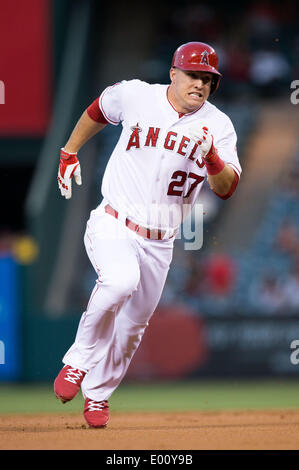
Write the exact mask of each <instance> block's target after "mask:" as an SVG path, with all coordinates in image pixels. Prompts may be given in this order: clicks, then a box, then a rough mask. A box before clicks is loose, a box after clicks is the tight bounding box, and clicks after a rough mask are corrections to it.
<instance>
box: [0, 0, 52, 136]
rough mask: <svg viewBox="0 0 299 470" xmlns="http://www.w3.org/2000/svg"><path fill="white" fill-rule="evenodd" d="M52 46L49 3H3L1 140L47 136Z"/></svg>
mask: <svg viewBox="0 0 299 470" xmlns="http://www.w3.org/2000/svg"><path fill="white" fill-rule="evenodd" d="M51 43H52V40H51V2H50V0H29V1H24V0H9V1H5V2H4V1H1V7H0V82H1V92H2V93H1V98H2V99H0V135H1V136H28V135H30V136H42V135H43V134H44V133H45V132H46V130H47V127H48V124H49V119H50V112H51V95H52V50H51ZM3 102H4V103H3ZM1 103H3V104H1Z"/></svg>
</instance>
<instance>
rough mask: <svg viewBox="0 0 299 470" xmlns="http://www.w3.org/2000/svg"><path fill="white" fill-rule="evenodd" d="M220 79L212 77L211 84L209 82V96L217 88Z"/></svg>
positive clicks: (216, 76)
mask: <svg viewBox="0 0 299 470" xmlns="http://www.w3.org/2000/svg"><path fill="white" fill-rule="evenodd" d="M219 82H220V77H219V76H218V75H213V78H212V82H211V91H210V95H212V94H213V93H215V91H216V90H217V88H218V87H219Z"/></svg>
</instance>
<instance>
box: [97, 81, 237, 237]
mask: <svg viewBox="0 0 299 470" xmlns="http://www.w3.org/2000/svg"><path fill="white" fill-rule="evenodd" d="M168 88H169V86H168V85H160V84H154V85H151V84H148V83H146V82H143V81H140V80H129V81H126V80H124V81H122V82H120V83H116V84H115V85H113V86H110V87H108V88H106V89H105V90H104V91H103V93H102V94H101V96H100V98H99V106H100V109H101V111H102V113H103V115H104V116H105V118H106V119H107V121H108V122H109V123H111V124H113V125H118V124H119V123H120V122H121V123H122V126H123V130H122V133H121V136H120V138H119V141H118V143H117V145H116V147H115V149H114V151H113V153H112V155H111V157H110V159H109V161H108V164H107V167H106V170H105V174H104V177H103V181H102V194H103V196H104V199H105V200H107V201H108V202H109V203H110V205H111V206H112V207H113V208H114V209H116V210H118V211H119V212H120V213H123V214H124V215H126V216H127V217H129V218H130V219H131V220H133V221H134V222H136V223H138V224H140V225H144V226H148V227H152V228H154V227H156V228H162V229H166V230H167V229H169V228H171V229H177V228H178V227H179V225H180V224H181V222H182V221H183V219H184V218H185V217H186V216H187V215H188V214H189V212H190V210H191V208H192V207H193V205H194V203H195V201H196V199H197V197H198V194H199V192H200V190H201V187H202V185H203V181H204V178H205V177H206V176H207V171H206V168H205V165H204V163H203V161H202V159H201V156H200V150H199V147H198V145H197V144H196V143H195V142H194V141H193V140H192V139H191V138H189V137H188V128H189V126H190V124H191V123H194V121H197V122H198V126H199V127H202V126H204V125H205V126H207V127H208V129H209V131H210V132H211V134H212V135H213V137H214V146H215V147H216V148H217V150H218V154H219V156H220V158H221V159H222V160H223V161H224V162H225V163H227V164H228V165H230V166H232V168H233V169H234V170H235V172H236V173H237V174H238V176H240V174H241V166H240V163H239V160H238V155H237V149H236V143H237V136H236V132H235V130H234V127H233V124H232V122H231V120H230V118H229V117H228V116H227V115H226V114H224V113H223V112H222V111H220V110H219V109H217V108H216V106H214V105H213V104H211V103H209V102H207V101H206V102H205V103H204V104H203V105H202V106H201V107H200V108H199V109H197V110H196V111H194V112H191V113H188V114H179V113H178V112H177V111H176V110H175V109H174V107H173V106H172V105H171V103H170V101H169V100H168ZM169 207H171V208H172V209H173V210H172V211H171V214H170V212H169V210H168V209H167V208H169Z"/></svg>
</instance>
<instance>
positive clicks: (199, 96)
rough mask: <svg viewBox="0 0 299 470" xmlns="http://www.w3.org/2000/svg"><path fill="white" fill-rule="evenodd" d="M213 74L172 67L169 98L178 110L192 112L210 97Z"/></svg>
mask: <svg viewBox="0 0 299 470" xmlns="http://www.w3.org/2000/svg"><path fill="white" fill-rule="evenodd" d="M212 78H213V74H212V73H209V72H200V71H184V70H180V69H177V68H174V67H173V68H171V69H170V79H171V85H170V88H169V94H168V98H169V99H170V102H171V104H172V105H173V106H174V107H175V109H176V110H177V111H178V112H181V113H190V112H192V111H195V110H196V109H197V108H199V107H200V106H201V105H202V104H203V103H204V102H205V101H206V100H207V99H208V97H209V94H210V90H211V84H212Z"/></svg>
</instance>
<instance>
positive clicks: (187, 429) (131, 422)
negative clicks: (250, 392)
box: [0, 410, 299, 450]
mask: <svg viewBox="0 0 299 470" xmlns="http://www.w3.org/2000/svg"><path fill="white" fill-rule="evenodd" d="M298 436H299V411H298V410H296V411H289V410H288V411H285V410H284V411H278V410H275V411H250V412H248V411H246V412H245V411H231V412H206V411H205V412H180V413H158V414H157V413H149V412H146V413H113V412H112V414H111V418H110V422H109V424H108V426H107V427H106V428H104V429H90V428H88V427H87V425H86V424H85V421H84V418H83V415H78V414H68V415H63V414H59V415H54V414H51V415H44V414H43V415H2V416H1V417H0V449H6V450H11V449H18V450H21V449H26V450H29V449H35V450H47V449H50V450H54V449H55V450H57V449H58V450H63V449H65V450H70V449H78V450H85V449H93V450H101V449H102V450H152V449H155V450H174V449H178V450H198V449H200V450H255V449H257V450H273V449H274V450H281V449H285V450H294V449H299V437H298Z"/></svg>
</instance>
